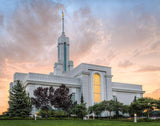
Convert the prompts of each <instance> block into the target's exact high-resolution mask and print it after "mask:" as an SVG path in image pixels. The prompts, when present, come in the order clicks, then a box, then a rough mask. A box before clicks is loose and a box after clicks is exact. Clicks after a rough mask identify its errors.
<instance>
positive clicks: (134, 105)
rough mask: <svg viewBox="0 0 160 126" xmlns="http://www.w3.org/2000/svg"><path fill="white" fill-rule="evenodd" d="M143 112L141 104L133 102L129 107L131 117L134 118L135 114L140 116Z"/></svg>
mask: <svg viewBox="0 0 160 126" xmlns="http://www.w3.org/2000/svg"><path fill="white" fill-rule="evenodd" d="M142 112H143V110H142V108H141V106H140V104H139V103H138V102H137V101H136V102H132V103H131V104H130V106H129V114H130V116H134V114H135V113H136V114H137V115H138V116H140V115H141V114H142Z"/></svg>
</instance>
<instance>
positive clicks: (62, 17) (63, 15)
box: [62, 10, 64, 18]
mask: <svg viewBox="0 0 160 126" xmlns="http://www.w3.org/2000/svg"><path fill="white" fill-rule="evenodd" d="M62 18H64V13H63V10H62Z"/></svg>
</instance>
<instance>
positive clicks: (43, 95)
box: [31, 87, 54, 118]
mask: <svg viewBox="0 0 160 126" xmlns="http://www.w3.org/2000/svg"><path fill="white" fill-rule="evenodd" d="M33 94H34V96H35V97H32V98H31V100H32V104H33V105H35V107H36V108H37V109H41V110H40V111H39V115H40V114H41V115H42V116H43V117H46V118H48V117H49V116H50V112H51V111H52V107H51V105H50V103H51V98H52V97H53V95H54V88H53V87H49V88H43V87H38V88H37V89H35V90H34V93H33Z"/></svg>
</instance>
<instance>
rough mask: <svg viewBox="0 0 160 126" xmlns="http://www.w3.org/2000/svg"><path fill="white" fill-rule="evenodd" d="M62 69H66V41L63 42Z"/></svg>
mask: <svg viewBox="0 0 160 126" xmlns="http://www.w3.org/2000/svg"><path fill="white" fill-rule="evenodd" d="M64 71H66V42H65V43H64Z"/></svg>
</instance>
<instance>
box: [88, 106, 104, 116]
mask: <svg viewBox="0 0 160 126" xmlns="http://www.w3.org/2000/svg"><path fill="white" fill-rule="evenodd" d="M102 106H103V105H102V104H101V103H99V104H94V105H93V106H90V107H89V108H88V111H89V113H94V114H95V115H96V116H97V117H98V116H100V114H101V113H102V111H104V109H103V107H102Z"/></svg>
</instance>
